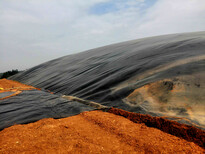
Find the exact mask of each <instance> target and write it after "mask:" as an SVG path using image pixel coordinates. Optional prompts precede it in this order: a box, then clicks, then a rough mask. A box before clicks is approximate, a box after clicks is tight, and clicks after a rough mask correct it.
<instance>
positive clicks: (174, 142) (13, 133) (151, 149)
mask: <svg viewBox="0 0 205 154" xmlns="http://www.w3.org/2000/svg"><path fill="white" fill-rule="evenodd" d="M204 152H205V150H204V149H203V148H202V147H200V146H198V145H196V144H195V143H193V142H188V141H186V140H184V139H181V138H179V137H176V136H173V135H170V134H167V133H165V132H163V131H161V130H159V129H156V128H151V127H147V126H146V125H145V124H137V123H134V122H132V121H130V120H129V119H127V118H124V117H122V116H117V115H114V114H112V113H107V112H102V111H90V112H83V113H81V114H79V115H76V116H72V117H68V118H64V119H51V118H49V119H42V120H40V121H37V122H35V123H30V124H26V125H15V126H12V127H9V128H6V129H4V130H3V131H1V132H0V153H12V154H13V153H204Z"/></svg>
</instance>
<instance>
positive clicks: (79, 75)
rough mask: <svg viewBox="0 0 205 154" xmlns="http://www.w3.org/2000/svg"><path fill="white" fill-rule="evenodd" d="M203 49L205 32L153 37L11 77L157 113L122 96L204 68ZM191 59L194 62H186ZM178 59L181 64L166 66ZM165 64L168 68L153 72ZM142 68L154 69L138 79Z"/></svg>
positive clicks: (139, 111) (85, 53) (71, 58)
mask: <svg viewBox="0 0 205 154" xmlns="http://www.w3.org/2000/svg"><path fill="white" fill-rule="evenodd" d="M204 49H205V32H195V33H184V34H173V35H164V36H156V37H150V38H144V39H138V40H133V41H128V42H123V43H118V44H113V45H109V46H105V47H101V48H96V49H92V50H89V51H85V52H82V53H78V54H73V55H68V56H64V57H61V58H58V59H54V60H51V61H49V62H46V63H43V64H40V65H38V66H36V67H33V68H31V69H28V70H26V71H24V72H22V73H19V74H17V75H15V76H13V77H11V78H10V79H12V80H17V81H20V82H22V83H25V84H29V85H32V86H34V87H37V88H45V89H46V90H50V91H52V92H55V93H57V94H63V95H71V96H76V97H79V98H82V99H86V100H90V101H95V102H98V103H101V104H102V105H106V106H109V107H116V108H120V109H124V110H127V111H131V112H137V113H143V114H150V115H154V116H161V115H160V114H159V113H155V112H151V111H150V110H149V108H150V107H151V106H147V105H146V104H145V106H142V105H141V106H140V105H139V106H131V105H129V104H126V103H125V102H124V101H123V99H125V98H126V97H127V96H128V95H129V94H131V93H132V92H133V91H134V90H135V89H136V88H139V87H142V86H143V85H145V84H148V83H151V82H155V81H158V80H161V79H165V78H170V77H172V78H173V77H177V76H182V75H192V74H193V73H196V72H203V71H205V60H204V59H203V58H202V57H203V56H204V55H205V52H204ZM190 58H195V61H190V62H188V63H184V61H186V60H187V59H190ZM197 58H198V59H199V60H198V61H197ZM183 60H184V61H183ZM179 61H181V62H182V63H179V65H176V66H175V65H173V67H169V66H171V65H169V64H175V62H179ZM164 66H167V69H161V70H160V71H157V72H155V71H154V70H155V69H156V68H158V67H164ZM146 72H154V73H152V74H150V75H149V74H148V75H147V76H146V75H145V76H144V78H140V76H143V74H146ZM131 79H132V80H131ZM130 81H132V82H130ZM123 85H124V86H123ZM200 88H201V87H200ZM202 88H203V87H202ZM197 97H198V96H197ZM193 105H194V103H193ZM192 122H196V123H197V119H194V120H193V121H192Z"/></svg>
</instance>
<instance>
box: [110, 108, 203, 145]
mask: <svg viewBox="0 0 205 154" xmlns="http://www.w3.org/2000/svg"><path fill="white" fill-rule="evenodd" d="M108 112H109V113H113V114H116V115H120V116H123V117H125V118H127V119H130V120H131V121H133V122H135V123H143V124H145V125H146V126H148V127H154V128H157V129H160V130H162V131H163V132H166V133H168V134H172V135H174V136H177V137H180V138H183V139H185V140H187V141H190V142H194V143H196V144H198V145H199V146H201V147H202V148H205V131H204V130H201V129H198V128H196V127H193V126H189V125H185V124H180V123H178V122H175V121H171V120H167V119H165V118H162V117H152V116H149V115H143V114H139V113H133V112H128V111H124V110H121V109H116V108H111V109H110V110H109V111H108Z"/></svg>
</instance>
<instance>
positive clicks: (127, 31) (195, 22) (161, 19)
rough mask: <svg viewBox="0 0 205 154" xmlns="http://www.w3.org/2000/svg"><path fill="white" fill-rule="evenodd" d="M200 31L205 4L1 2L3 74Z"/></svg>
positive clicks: (194, 0)
mask: <svg viewBox="0 0 205 154" xmlns="http://www.w3.org/2000/svg"><path fill="white" fill-rule="evenodd" d="M194 31H205V0H0V72H5V71H8V70H11V69H18V70H25V69H28V68H31V67H33V66H35V65H38V64H41V63H43V62H46V61H49V60H52V59H55V58H58V57H62V56H65V55H69V54H74V53H78V52H82V51H85V50H88V49H92V48H96V47H101V46H105V45H109V44H113V43H118V42H123V41H128V40H133V39H138V38H143V37H149V36H155V35H163V34H171V33H182V32H194Z"/></svg>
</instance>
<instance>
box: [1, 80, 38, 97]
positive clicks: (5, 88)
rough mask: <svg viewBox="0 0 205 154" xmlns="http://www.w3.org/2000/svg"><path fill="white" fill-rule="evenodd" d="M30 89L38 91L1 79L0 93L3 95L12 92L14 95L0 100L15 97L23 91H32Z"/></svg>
mask: <svg viewBox="0 0 205 154" xmlns="http://www.w3.org/2000/svg"><path fill="white" fill-rule="evenodd" d="M32 89H37V90H40V89H38V88H35V87H32V86H29V85H25V84H22V83H20V82H17V81H13V80H7V79H1V80H0V93H3V92H14V93H13V94H11V95H10V96H6V97H3V98H0V100H3V99H7V98H10V97H12V96H16V95H18V94H20V93H21V92H22V91H23V90H32Z"/></svg>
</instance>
